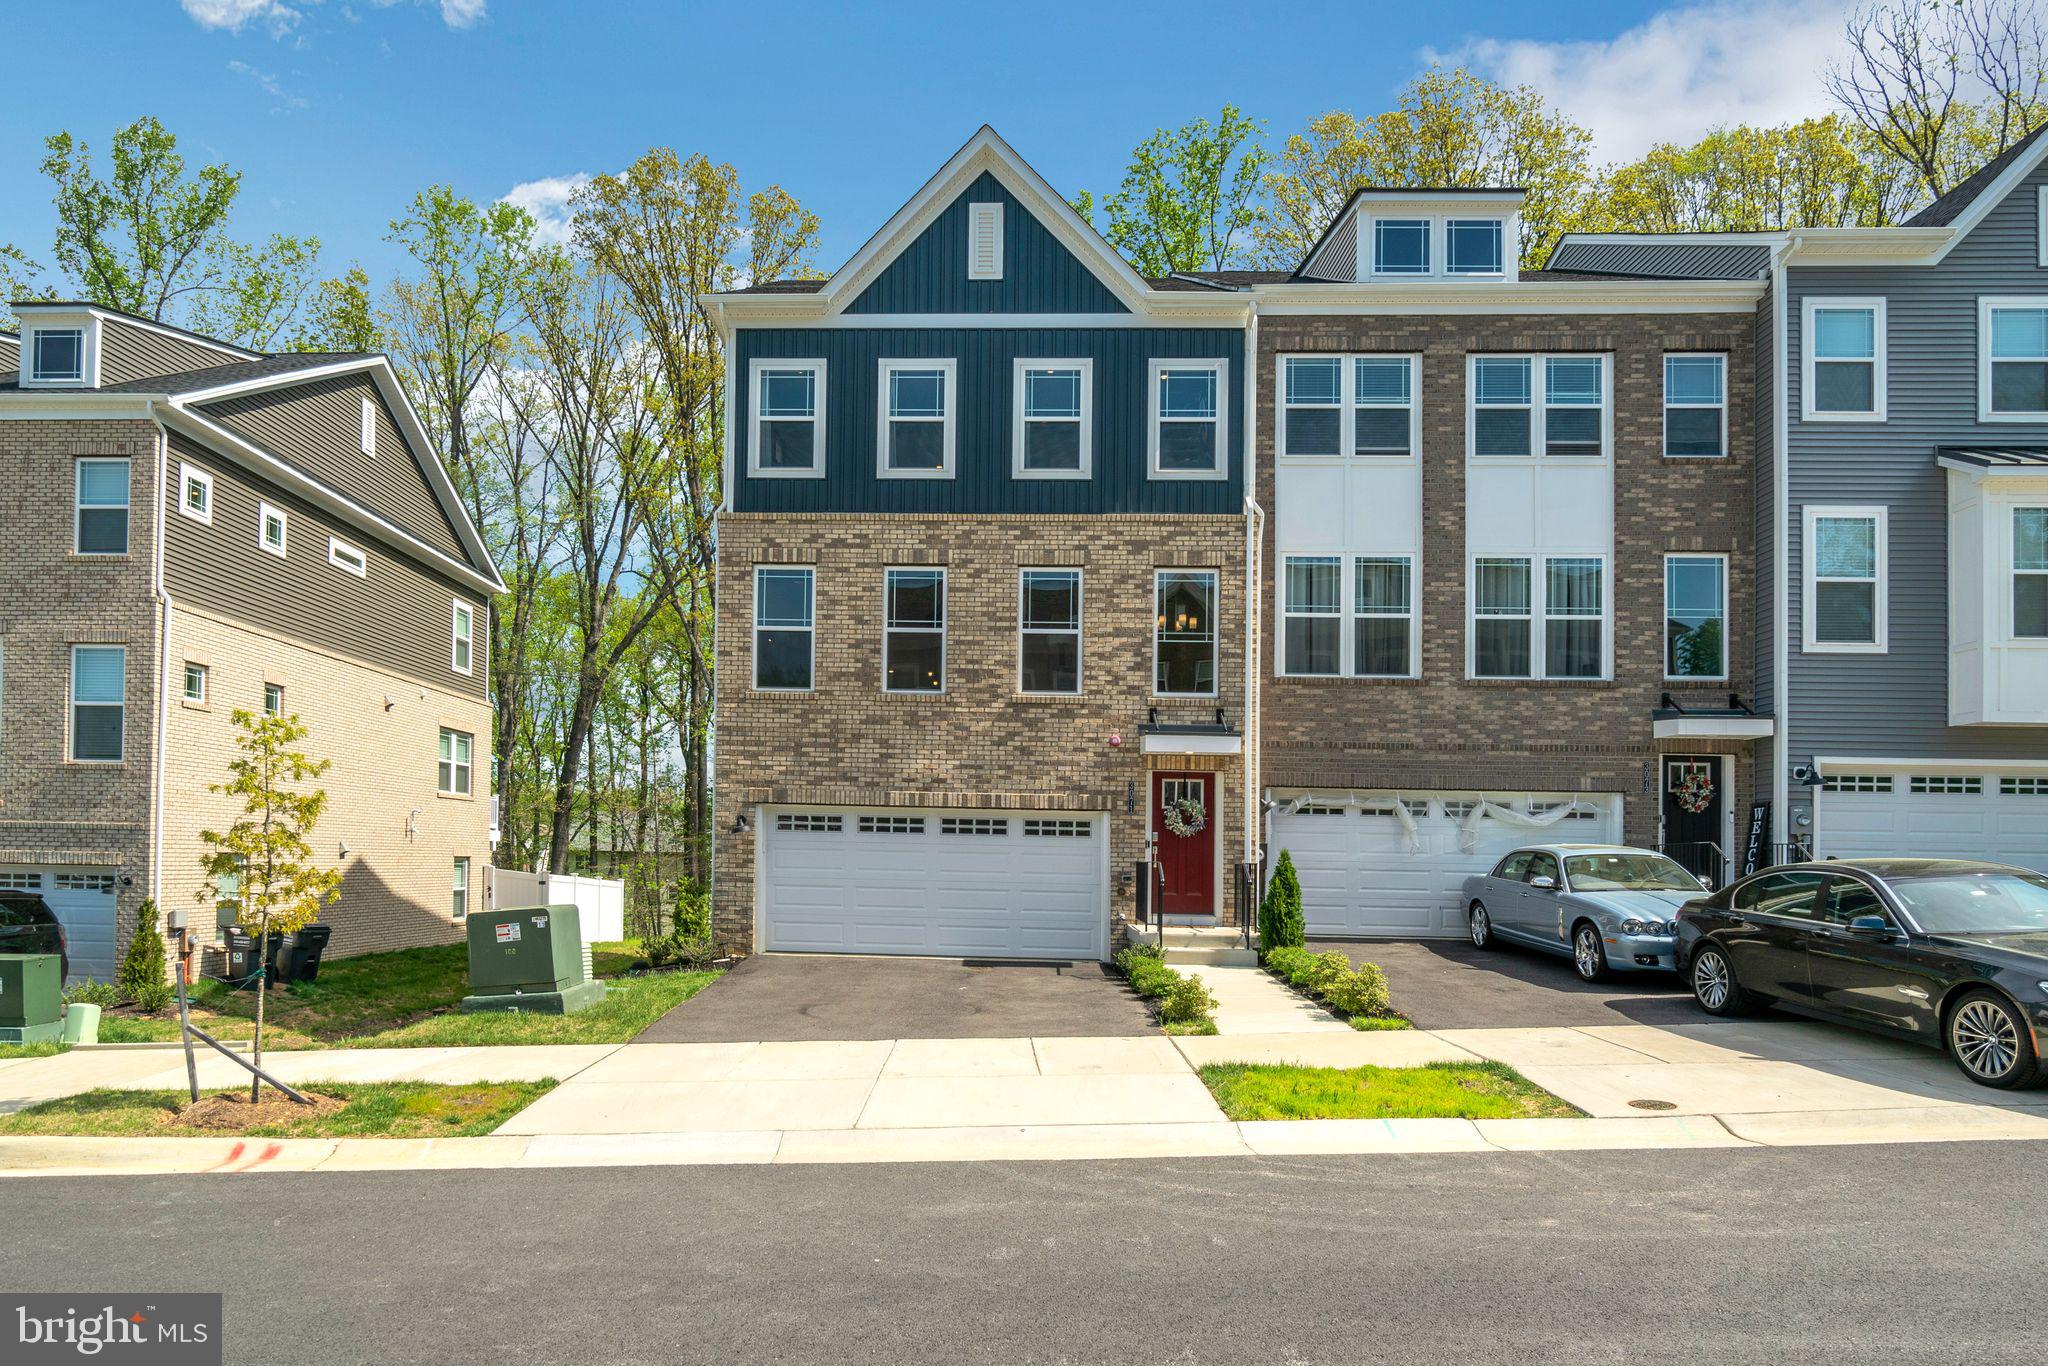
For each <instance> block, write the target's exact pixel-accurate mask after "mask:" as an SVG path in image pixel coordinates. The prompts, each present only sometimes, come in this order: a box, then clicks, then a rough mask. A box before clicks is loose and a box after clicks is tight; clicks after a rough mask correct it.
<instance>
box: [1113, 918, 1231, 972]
mask: <svg viewBox="0 0 2048 1366" xmlns="http://www.w3.org/2000/svg"><path fill="white" fill-rule="evenodd" d="M1154 937H1155V936H1154V934H1153V932H1152V931H1149V930H1140V929H1133V930H1132V931H1131V941H1132V942H1133V943H1140V942H1142V943H1151V942H1152V941H1153V939H1154ZM1162 957H1163V959H1164V961H1165V962H1166V963H1167V965H1168V966H1170V967H1177V968H1185V967H1233V968H1249V967H1257V966H1258V963H1259V954H1258V950H1256V949H1248V948H1246V947H1245V946H1244V935H1243V933H1242V932H1240V931H1238V930H1233V929H1228V928H1225V927H1222V926H1217V925H1168V926H1167V927H1166V944H1165V952H1164V954H1163V955H1162Z"/></svg>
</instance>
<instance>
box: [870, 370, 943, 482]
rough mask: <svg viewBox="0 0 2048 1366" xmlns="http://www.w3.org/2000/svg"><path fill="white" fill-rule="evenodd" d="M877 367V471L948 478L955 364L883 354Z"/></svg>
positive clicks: (888, 474)
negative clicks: (890, 357) (888, 357)
mask: <svg viewBox="0 0 2048 1366" xmlns="http://www.w3.org/2000/svg"><path fill="white" fill-rule="evenodd" d="M881 372H882V389H881V432H880V434H879V438H878V444H879V449H878V452H877V458H878V461H879V464H880V468H879V469H878V470H877V474H878V475H879V476H880V477H881V478H884V479H951V478H952V477H953V449H954V432H953V418H954V401H953V389H954V384H955V376H956V375H957V373H958V366H957V364H956V363H955V362H954V361H951V360H885V361H882V362H881Z"/></svg>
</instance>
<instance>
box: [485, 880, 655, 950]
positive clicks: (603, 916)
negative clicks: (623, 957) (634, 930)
mask: <svg viewBox="0 0 2048 1366" xmlns="http://www.w3.org/2000/svg"><path fill="white" fill-rule="evenodd" d="M487 904H488V905H489V906H490V907H491V908H492V909H493V910H495V909H497V908H498V907H500V906H574V907H575V908H576V918H577V920H578V921H579V922H581V924H582V926H583V942H584V943H585V944H601V943H606V942H609V941H613V940H619V939H624V938H625V937H626V884H625V883H623V882H617V881H612V880H608V879H605V878H601V877H575V876H573V875H571V874H569V873H523V872H520V871H519V870H518V869H516V868H493V869H491V885H490V900H489V902H488V903H487Z"/></svg>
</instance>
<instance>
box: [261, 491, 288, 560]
mask: <svg viewBox="0 0 2048 1366" xmlns="http://www.w3.org/2000/svg"><path fill="white" fill-rule="evenodd" d="M284 542H285V517H284V511H283V510H282V509H280V508H274V507H272V506H271V505H270V504H268V503H258V504H257V505H256V544H257V545H258V546H259V547H260V548H261V549H263V550H264V551H266V552H268V553H269V554H272V555H276V556H279V557H282V556H283V555H284V553H285V544H284Z"/></svg>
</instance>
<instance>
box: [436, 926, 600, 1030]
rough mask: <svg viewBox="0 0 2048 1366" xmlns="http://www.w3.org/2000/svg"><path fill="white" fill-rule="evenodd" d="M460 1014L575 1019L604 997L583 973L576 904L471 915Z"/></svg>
mask: <svg viewBox="0 0 2048 1366" xmlns="http://www.w3.org/2000/svg"><path fill="white" fill-rule="evenodd" d="M469 990H470V994H469V995H467V996H465V997H463V998H462V1008H463V1009H464V1010H513V1011H524V1012H526V1013H528V1014H532V1015H573V1014H575V1013H576V1012H577V1011H579V1010H586V1009H588V1008H589V1007H591V1006H594V1005H596V1004H597V1003H598V1002H599V1001H602V1000H603V999H604V983H602V982H593V981H591V980H590V978H589V977H588V976H586V975H585V974H584V971H583V927H582V924H581V922H580V921H579V920H578V918H577V915H576V908H575V907H574V906H509V907H506V908H504V909H502V910H495V911H478V912H476V913H475V914H474V915H472V916H470V917H469Z"/></svg>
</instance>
